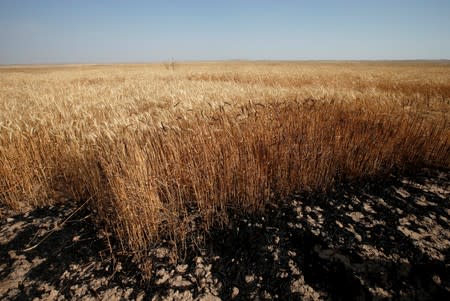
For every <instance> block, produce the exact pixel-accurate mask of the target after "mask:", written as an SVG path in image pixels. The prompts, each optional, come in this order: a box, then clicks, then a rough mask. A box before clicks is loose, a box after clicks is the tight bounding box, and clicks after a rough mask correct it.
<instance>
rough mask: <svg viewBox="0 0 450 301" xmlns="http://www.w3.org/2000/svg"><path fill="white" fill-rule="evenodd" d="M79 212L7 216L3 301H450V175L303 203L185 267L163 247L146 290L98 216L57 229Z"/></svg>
mask: <svg viewBox="0 0 450 301" xmlns="http://www.w3.org/2000/svg"><path fill="white" fill-rule="evenodd" d="M76 208H77V207H76V205H75V204H70V203H68V204H67V205H64V206H57V207H47V208H42V209H37V210H34V211H31V212H28V213H26V214H22V215H11V214H8V213H7V212H6V211H5V214H6V216H9V217H5V218H3V220H2V221H1V223H0V226H1V228H0V229H1V230H0V300H66V299H69V300H220V299H222V300H276V299H278V300H450V173H449V171H448V170H431V169H422V170H420V171H419V172H417V173H414V174H412V175H409V176H394V175H391V176H389V177H385V178H384V179H383V180H381V181H380V180H379V181H376V182H370V183H367V182H366V183H365V184H360V185H350V184H343V185H340V186H338V187H337V188H336V189H334V191H332V192H330V193H328V194H323V195H314V196H311V195H294V196H292V197H291V198H290V199H286V200H282V201H280V202H279V203H278V204H277V205H276V206H275V205H272V206H271V207H269V208H267V212H266V215H264V216H259V217H255V216H254V217H236V218H235V219H234V223H233V225H231V226H230V227H229V229H226V230H220V231H215V232H213V233H211V234H210V236H209V238H208V240H207V243H206V246H205V248H204V249H200V250H199V249H198V248H197V249H195V250H192V251H191V252H189V253H188V254H187V255H186V257H185V259H184V260H182V261H179V262H178V263H172V262H171V260H170V254H169V253H170V252H169V250H168V249H167V248H165V247H163V246H161V247H158V248H155V249H154V250H153V251H152V252H151V256H152V257H153V262H154V263H153V268H152V269H153V277H152V279H151V280H150V281H149V282H147V283H145V284H144V283H143V282H142V279H141V277H140V273H139V270H138V269H137V267H136V266H135V265H134V264H133V262H131V261H130V259H129V258H127V257H125V256H116V257H114V258H112V257H111V256H110V255H109V254H110V251H109V247H108V244H106V243H105V237H104V236H105V235H104V234H102V232H101V231H96V229H95V227H94V225H93V223H92V220H91V219H92V216H91V213H90V212H89V211H88V210H86V209H84V210H80V211H78V212H77V213H76V214H74V215H73V216H71V218H70V219H69V220H67V222H66V223H64V224H63V225H62V226H61V227H59V228H58V227H56V228H55V226H56V225H61V223H62V222H63V221H64V220H66V219H67V217H68V216H70V215H71V213H72V212H74V210H75V209H76ZM54 229H56V230H54ZM47 235H48V237H47V238H46V239H44V240H43V238H44V237H46V236H47Z"/></svg>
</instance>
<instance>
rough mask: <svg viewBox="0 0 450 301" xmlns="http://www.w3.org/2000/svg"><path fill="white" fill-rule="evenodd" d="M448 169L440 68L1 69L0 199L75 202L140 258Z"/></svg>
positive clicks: (19, 207) (449, 119)
mask: <svg viewBox="0 0 450 301" xmlns="http://www.w3.org/2000/svg"><path fill="white" fill-rule="evenodd" d="M418 166H431V167H433V166H435V167H443V168H450V64H448V63H438V62H435V63H431V62H428V63H425V62H395V63H394V62H202V63H181V62H180V63H178V62H177V63H167V64H142V65H138V64H137V65H64V66H10V67H1V68H0V203H1V204H2V206H4V207H6V208H9V209H11V210H15V211H19V212H20V211H26V210H29V209H30V208H36V207H41V206H46V205H50V204H52V205H57V204H59V203H61V202H65V201H67V200H75V201H77V202H79V204H80V205H81V204H83V205H84V204H86V205H87V206H88V207H89V210H92V212H95V214H96V217H97V220H98V224H99V225H100V226H101V227H105V228H106V229H107V231H109V232H111V233H113V235H114V237H115V239H117V240H118V241H119V242H120V246H121V250H122V251H123V252H125V253H127V254H131V255H132V256H134V257H135V258H136V259H137V260H140V261H145V258H146V254H147V252H148V251H149V249H150V248H151V247H152V246H153V245H155V244H157V243H158V242H160V241H161V240H163V239H164V240H169V241H170V242H171V243H172V245H173V247H174V250H182V249H183V248H185V246H186V243H187V241H190V240H199V242H200V243H201V241H202V239H203V238H202V237H203V236H204V235H205V234H206V233H208V231H210V230H211V229H214V228H221V227H225V226H227V225H229V224H230V219H231V218H232V216H233V214H236V213H239V214H258V213H261V212H263V211H264V209H265V207H266V205H267V204H269V203H274V202H277V200H279V199H281V198H285V197H288V196H289V195H291V194H293V193H298V192H301V193H303V192H304V193H310V192H311V193H315V192H326V191H328V190H329V189H331V188H332V187H333V185H336V184H337V183H341V182H346V181H370V180H371V179H373V178H374V177H381V176H384V175H386V174H388V173H391V172H394V171H396V172H398V171H400V172H401V171H405V170H413V169H414V168H416V167H418Z"/></svg>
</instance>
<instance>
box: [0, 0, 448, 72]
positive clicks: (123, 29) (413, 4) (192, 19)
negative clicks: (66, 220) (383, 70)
mask: <svg viewBox="0 0 450 301" xmlns="http://www.w3.org/2000/svg"><path fill="white" fill-rule="evenodd" d="M171 58H173V59H174V60H217V59H219V60H224V59H225V60H226V59H274V60H276V59H283V60H295V59H300V60H304V59H450V0H423V1H419V0H370V1H369V0H367V1H366V0H360V1H356V0H355V1H353V0H341V1H339V0H335V1H327V0H316V1H312V0H311V1H275V0H273V1H266V0H258V1H256V0H255V1H251V0H241V1H195V0H191V1H187V0H186V1H178V0H169V1H156V0H155V1H125V0H123V1H106V0H104V1H94V0H90V1H87V0H86V1H85V0H78V1H77V0H41V1H36V0H0V64H31V63H34V64H35V63H107V62H111V63H112V62H151V61H162V60H170V59H171Z"/></svg>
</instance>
